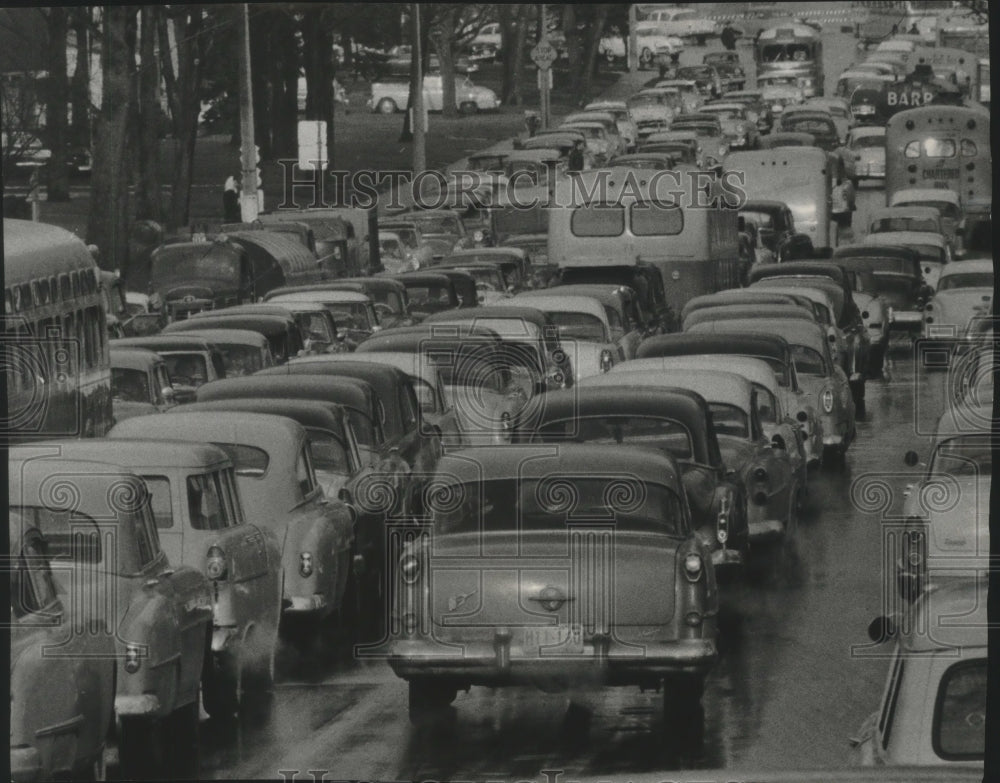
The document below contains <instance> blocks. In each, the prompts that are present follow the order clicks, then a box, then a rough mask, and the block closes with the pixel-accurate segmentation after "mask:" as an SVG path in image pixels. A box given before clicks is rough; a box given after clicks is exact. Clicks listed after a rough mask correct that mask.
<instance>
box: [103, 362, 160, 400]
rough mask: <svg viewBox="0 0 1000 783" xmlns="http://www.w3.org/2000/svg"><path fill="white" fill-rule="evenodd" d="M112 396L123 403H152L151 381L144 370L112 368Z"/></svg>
mask: <svg viewBox="0 0 1000 783" xmlns="http://www.w3.org/2000/svg"><path fill="white" fill-rule="evenodd" d="M111 396H112V398H114V399H116V400H121V401H122V402H148V403H152V401H153V400H152V398H151V397H150V393H149V379H148V377H147V375H146V372H145V371H144V370H130V369H126V368H123V367H112V368H111Z"/></svg>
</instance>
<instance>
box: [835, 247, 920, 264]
mask: <svg viewBox="0 0 1000 783" xmlns="http://www.w3.org/2000/svg"><path fill="white" fill-rule="evenodd" d="M841 258H900V259H905V260H909V261H918V260H919V259H920V255H919V254H918V253H917V251H916V250H914V249H913V248H912V247H907V246H906V245H890V244H885V245H883V244H878V245H843V246H841V247H838V248H836V249H835V250H834V251H833V260H834V261H835V262H836V261H838V260H839V259H841Z"/></svg>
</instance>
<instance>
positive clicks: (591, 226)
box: [570, 204, 625, 237]
mask: <svg viewBox="0 0 1000 783" xmlns="http://www.w3.org/2000/svg"><path fill="white" fill-rule="evenodd" d="M570 231H571V232H572V234H573V236H576V237H619V236H621V235H622V234H623V233H624V232H625V208H624V207H620V206H610V205H606V204H587V205H585V206H582V207H577V208H576V209H574V210H573V214H572V215H571V216H570Z"/></svg>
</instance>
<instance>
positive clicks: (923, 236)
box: [865, 231, 948, 248]
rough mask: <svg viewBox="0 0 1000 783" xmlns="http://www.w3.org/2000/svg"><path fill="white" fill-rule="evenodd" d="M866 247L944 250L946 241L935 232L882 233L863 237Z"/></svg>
mask: <svg viewBox="0 0 1000 783" xmlns="http://www.w3.org/2000/svg"><path fill="white" fill-rule="evenodd" d="M865 244H867V245H881V244H886V245H906V244H912V245H936V246H938V247H940V248H944V247H946V246H947V245H948V240H947V239H945V238H944V236H943V235H942V234H939V233H937V232H936V231H883V232H882V233H880V234H868V236H866V237H865Z"/></svg>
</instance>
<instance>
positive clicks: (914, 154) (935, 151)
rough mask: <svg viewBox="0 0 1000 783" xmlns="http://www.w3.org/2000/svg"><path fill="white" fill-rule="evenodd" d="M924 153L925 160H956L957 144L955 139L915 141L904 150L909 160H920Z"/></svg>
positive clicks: (904, 154)
mask: <svg viewBox="0 0 1000 783" xmlns="http://www.w3.org/2000/svg"><path fill="white" fill-rule="evenodd" d="M921 151H922V152H923V156H924V157H925V158H954V157H955V142H954V140H953V139H935V138H929V139H923V140H922V141H921V140H919V139H914V140H913V141H911V142H909V143H908V144H907V145H906V147H905V148H904V150H903V156H904V157H907V158H919V157H920V155H921Z"/></svg>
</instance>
